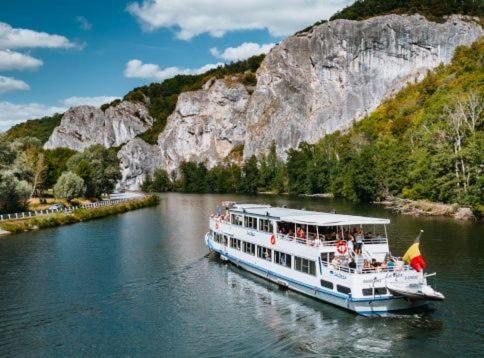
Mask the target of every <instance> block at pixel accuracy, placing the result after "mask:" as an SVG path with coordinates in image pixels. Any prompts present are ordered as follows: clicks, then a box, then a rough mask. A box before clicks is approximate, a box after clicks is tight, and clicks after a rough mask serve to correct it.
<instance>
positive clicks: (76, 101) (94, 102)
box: [61, 96, 120, 107]
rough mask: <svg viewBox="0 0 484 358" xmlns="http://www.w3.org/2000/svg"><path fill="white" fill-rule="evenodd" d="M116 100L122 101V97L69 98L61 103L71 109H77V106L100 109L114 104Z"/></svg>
mask: <svg viewBox="0 0 484 358" xmlns="http://www.w3.org/2000/svg"><path fill="white" fill-rule="evenodd" d="M115 99H120V97H114V96H97V97H69V98H66V99H63V100H62V101H61V103H62V104H63V105H64V106H69V107H76V106H83V105H89V106H94V107H99V106H101V105H103V104H105V103H109V102H112V101H114V100H115Z"/></svg>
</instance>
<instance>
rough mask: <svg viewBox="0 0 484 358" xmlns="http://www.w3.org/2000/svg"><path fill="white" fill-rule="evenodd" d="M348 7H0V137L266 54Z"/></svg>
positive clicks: (109, 3) (213, 1) (202, 1)
mask: <svg viewBox="0 0 484 358" xmlns="http://www.w3.org/2000/svg"><path fill="white" fill-rule="evenodd" d="M349 2H351V1H350V0H257V1H256V0H241V1H239V2H238V3H235V2H233V1H227V0H198V1H197V0H176V1H166V0H138V1H126V0H97V1H87V0H83V1H82V0H42V1H39V0H23V1H17V0H2V4H1V9H2V11H1V12H0V130H5V129H7V128H8V127H10V126H11V125H13V124H15V123H18V122H20V121H23V120H25V119H27V118H30V117H38V116H40V115H43V114H51V113H53V112H55V111H61V110H64V109H65V108H68V107H69V106H70V105H75V104H83V103H92V104H99V103H101V102H102V101H103V100H104V99H111V97H118V96H123V95H124V94H125V93H126V92H128V91H129V90H131V89H132V88H133V87H136V86H140V85H144V84H147V83H150V82H154V81H161V80H163V78H166V77H170V76H172V75H174V74H176V73H179V72H184V73H194V72H196V71H197V69H199V68H201V67H203V66H206V65H213V64H217V63H224V62H230V61H232V60H236V59H242V58H245V57H248V56H249V55H252V54H255V53H259V52H267V51H268V49H269V48H270V47H271V46H272V44H274V43H277V42H279V41H280V40H281V39H283V38H284V37H285V36H287V35H288V34H291V33H294V31H297V30H298V29H301V28H304V27H305V26H308V25H310V24H312V23H313V22H315V21H317V20H319V19H322V18H327V17H328V16H330V15H331V14H332V13H334V12H335V11H337V10H338V9H341V8H343V7H344V6H345V5H346V4H348V3H349ZM214 48H216V49H214ZM230 48H232V49H230ZM227 49H228V50H227ZM134 60H137V61H134ZM167 68H168V69H167ZM93 97H94V98H93ZM95 97H99V98H95Z"/></svg>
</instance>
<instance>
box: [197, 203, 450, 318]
mask: <svg viewBox="0 0 484 358" xmlns="http://www.w3.org/2000/svg"><path fill="white" fill-rule="evenodd" d="M389 223H390V220H388V219H380V218H370V217H362V216H350V215H340V214H333V213H322V212H315V211H306V210H295V209H288V208H279V207H271V206H269V205H258V204H236V203H228V204H226V207H225V211H224V212H222V211H221V210H218V212H217V214H215V215H212V217H211V218H210V231H209V232H208V233H207V234H206V235H205V242H206V245H207V246H208V248H209V249H210V250H211V251H214V252H216V253H218V254H220V257H221V258H222V260H227V261H230V262H232V263H233V264H235V265H237V266H239V267H241V268H243V269H245V270H247V271H250V272H252V273H254V274H256V275H258V276H261V277H263V278H266V279H268V280H270V281H273V282H275V283H277V284H278V285H280V286H282V287H287V288H290V289H293V290H295V291H299V292H301V293H304V294H306V295H309V296H312V297H315V298H317V299H320V300H322V301H326V302H329V303H332V304H334V305H337V306H340V307H343V308H346V309H349V310H352V311H354V312H356V313H358V314H362V315H371V314H381V313H386V312H391V311H401V310H407V309H413V308H417V307H420V306H423V305H425V304H427V303H428V301H432V300H442V299H444V296H443V295H442V294H441V293H439V292H436V291H434V290H433V289H432V288H431V286H430V285H428V284H427V277H428V276H430V275H426V274H424V273H423V270H421V271H420V272H418V271H416V270H415V269H413V268H412V267H411V266H410V265H406V264H404V262H403V261H401V259H399V258H396V257H393V256H391V254H390V250H389V246H388V239H387V235H386V225H387V224H389ZM432 275H433V274H432Z"/></svg>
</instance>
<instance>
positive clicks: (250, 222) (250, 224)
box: [245, 216, 257, 230]
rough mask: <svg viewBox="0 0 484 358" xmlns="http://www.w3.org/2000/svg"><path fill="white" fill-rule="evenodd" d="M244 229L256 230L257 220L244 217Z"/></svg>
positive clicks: (251, 217)
mask: <svg viewBox="0 0 484 358" xmlns="http://www.w3.org/2000/svg"><path fill="white" fill-rule="evenodd" d="M245 227H246V228H249V229H254V230H257V218H254V217H253V216H246V217H245Z"/></svg>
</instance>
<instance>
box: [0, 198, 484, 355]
mask: <svg viewBox="0 0 484 358" xmlns="http://www.w3.org/2000/svg"><path fill="white" fill-rule="evenodd" d="M228 199H230V200H236V201H239V202H261V203H262V202H266V203H270V204H272V205H283V204H287V205H288V206H289V207H293V208H302V207H305V208H307V209H315V210H322V211H329V210H331V209H336V210H337V212H339V213H352V214H360V215H368V216H372V215H373V216H379V217H388V218H390V219H391V220H392V225H390V228H389V236H390V245H391V248H392V251H393V252H394V254H400V255H402V254H403V253H404V251H405V250H406V248H407V247H408V246H409V245H410V244H411V242H412V241H413V239H414V237H415V235H416V234H417V232H418V230H419V229H421V228H422V229H424V230H425V233H424V236H423V240H422V244H421V251H422V253H423V255H424V257H425V258H426V260H427V263H428V265H429V269H430V270H432V271H434V270H435V271H437V272H438V276H437V287H438V289H439V290H440V291H442V292H443V293H444V294H445V295H446V297H447V300H446V301H445V302H444V303H442V304H438V305H435V307H434V308H435V310H433V311H429V312H424V313H418V314H417V313H415V314H411V315H401V316H398V315H397V316H391V317H385V318H381V317H378V318H364V317H359V316H356V315H354V314H352V313H350V312H347V311H344V310H342V309H339V308H336V307H333V306H331V305H328V304H326V303H323V302H319V301H316V300H314V299H311V298H309V297H305V296H303V295H301V294H298V293H294V292H291V291H283V290H280V289H278V288H277V286H275V285H274V284H271V283H268V282H266V281H264V280H262V279H259V278H257V277H254V276H252V275H251V274H249V273H246V272H244V271H241V270H239V269H237V268H235V267H233V266H232V265H228V264H224V263H222V262H220V260H218V259H217V258H215V257H212V256H211V255H208V251H207V249H206V247H205V246H204V242H203V239H202V237H203V235H204V233H205V232H206V231H207V226H208V220H207V217H208V215H209V214H210V212H211V211H213V209H214V208H215V206H216V205H217V203H219V202H220V201H221V200H228ZM483 232H484V230H483V227H482V225H479V224H472V223H461V222H458V221H454V220H451V219H443V218H414V217H408V216H397V215H392V214H391V213H390V212H388V211H386V210H384V209H382V208H380V207H377V206H369V205H361V206H355V205H354V204H351V203H348V202H343V201H337V200H328V199H314V198H293V197H288V196H278V197H275V196H274V197H272V196H257V197H243V196H235V195H188V194H166V195H162V200H161V203H160V205H159V206H157V207H153V208H146V209H141V210H138V211H132V212H129V213H125V214H121V215H116V216H111V217H108V218H106V219H100V220H95V221H89V222H85V223H79V224H75V225H71V226H64V227H59V228H54V229H48V230H43V231H38V232H33V233H26V234H20V235H12V236H10V237H6V238H2V239H0V355H2V356H4V355H8V356H25V355H27V356H33V355H35V356H39V355H44V356H45V355H48V356H51V355H62V356H66V355H75V356H80V355H83V356H85V355H90V356H92V355H96V356H99V355H116V356H119V355H162V356H177V357H184V356H200V355H201V356H228V355H230V356H264V357H266V356H277V357H281V356H294V355H301V356H321V355H352V356H364V357H368V356H389V355H393V356H437V355H440V356H456V355H462V356H471V355H475V356H477V355H479V354H480V353H482V350H483V348H484V347H483V334H484V318H483V313H484V312H483V297H484V296H483V294H484V289H483V287H484V286H483V272H484V260H483V255H484V245H483V239H484V237H483Z"/></svg>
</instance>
